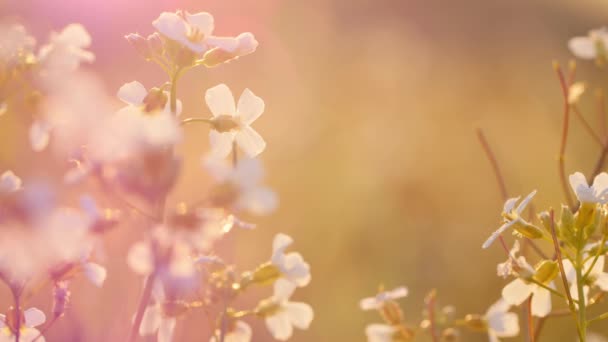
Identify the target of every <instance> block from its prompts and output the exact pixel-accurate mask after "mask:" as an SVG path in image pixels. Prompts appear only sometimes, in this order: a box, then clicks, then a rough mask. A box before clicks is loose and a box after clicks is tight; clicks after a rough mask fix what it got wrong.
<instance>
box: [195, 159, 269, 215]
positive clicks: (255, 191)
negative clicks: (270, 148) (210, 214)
mask: <svg viewBox="0 0 608 342" xmlns="http://www.w3.org/2000/svg"><path fill="white" fill-rule="evenodd" d="M204 166H205V167H206V169H207V170H208V171H209V173H210V174H211V175H212V176H213V178H215V180H216V181H217V182H218V183H219V186H218V188H217V191H216V194H215V198H214V200H215V201H216V202H217V204H219V205H221V206H229V207H231V208H233V209H234V210H236V211H241V210H245V211H247V212H249V213H252V214H255V215H267V214H270V213H271V212H272V211H274V210H275V209H276V208H277V206H278V198H277V195H276V193H275V192H274V191H272V190H271V189H270V188H268V187H266V186H263V185H261V183H262V180H263V178H264V169H263V167H262V163H261V162H260V161H259V160H258V159H251V158H241V159H239V160H238V162H237V164H236V167H232V165H230V163H229V162H228V161H226V160H225V159H216V158H205V159H204Z"/></svg>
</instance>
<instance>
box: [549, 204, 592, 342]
mask: <svg viewBox="0 0 608 342" xmlns="http://www.w3.org/2000/svg"><path fill="white" fill-rule="evenodd" d="M549 217H550V219H551V236H552V237H553V245H554V247H555V255H556V256H557V264H558V265H559V271H560V274H561V278H562V282H563V285H564V289H565V291H564V292H566V297H568V308H569V309H570V313H571V314H572V317H573V318H574V322H575V323H576V328H577V329H576V331H577V332H578V336H579V338H580V339H581V342H584V339H583V338H584V335H583V332H582V331H581V328H580V325H579V322H578V320H577V317H576V307H575V306H574V301H573V300H572V296H571V295H570V286H568V279H567V278H566V271H565V270H564V263H563V262H562V252H561V248H560V246H559V241H557V233H556V232H555V211H554V210H553V209H551V211H550V212H549Z"/></svg>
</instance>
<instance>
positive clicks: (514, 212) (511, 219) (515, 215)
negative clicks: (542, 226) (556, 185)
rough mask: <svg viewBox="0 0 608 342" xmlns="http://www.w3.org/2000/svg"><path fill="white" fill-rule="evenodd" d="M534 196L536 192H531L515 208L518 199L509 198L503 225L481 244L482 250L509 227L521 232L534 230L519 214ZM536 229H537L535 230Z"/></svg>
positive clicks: (503, 214)
mask: <svg viewBox="0 0 608 342" xmlns="http://www.w3.org/2000/svg"><path fill="white" fill-rule="evenodd" d="M534 195H536V190H534V191H532V192H531V193H530V194H529V195H528V196H526V198H524V199H523V200H522V201H521V203H519V205H518V206H517V208H515V204H516V203H517V201H519V199H520V197H515V198H509V199H508V200H507V201H506V202H505V205H504V208H503V211H502V216H503V218H504V221H505V222H504V224H503V225H502V226H501V227H500V228H498V229H497V230H496V231H495V232H494V233H492V235H490V237H489V238H488V239H487V240H486V242H484V243H483V245H482V248H488V247H490V245H492V243H493V242H494V240H496V239H497V238H498V237H499V236H500V234H502V233H503V232H504V231H505V230H507V229H509V228H510V227H514V226H515V228H520V229H522V230H525V229H532V228H535V227H534V226H532V225H531V224H530V223H529V222H527V221H526V220H524V219H523V218H522V217H521V213H522V212H523V211H524V209H526V206H527V205H528V203H530V201H531V200H532V198H533V197H534ZM537 229H538V228H537Z"/></svg>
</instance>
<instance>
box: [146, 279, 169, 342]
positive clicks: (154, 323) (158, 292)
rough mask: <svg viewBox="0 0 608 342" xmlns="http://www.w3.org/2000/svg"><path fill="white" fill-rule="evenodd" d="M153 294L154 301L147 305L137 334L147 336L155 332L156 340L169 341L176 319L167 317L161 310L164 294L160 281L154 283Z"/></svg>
mask: <svg viewBox="0 0 608 342" xmlns="http://www.w3.org/2000/svg"><path fill="white" fill-rule="evenodd" d="M153 296H154V300H155V303H154V304H152V305H149V306H148V307H147V308H146V311H144V316H143V318H142V321H141V325H140V326H139V335H141V336H148V335H152V334H154V333H156V334H157V335H156V336H157V341H158V342H171V341H172V340H173V332H174V331H175V324H176V323H177V319H176V318H175V317H169V316H167V315H165V313H164V312H163V301H164V300H165V294H164V291H163V289H162V285H161V283H160V282H156V283H155V284H154V289H153Z"/></svg>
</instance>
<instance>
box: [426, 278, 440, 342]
mask: <svg viewBox="0 0 608 342" xmlns="http://www.w3.org/2000/svg"><path fill="white" fill-rule="evenodd" d="M436 297H437V291H436V290H434V289H433V290H431V292H430V293H429V294H428V296H427V310H428V314H429V323H430V327H429V329H430V334H431V338H432V339H433V342H439V336H438V335H437V327H436V324H435V304H436V301H435V299H436Z"/></svg>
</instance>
